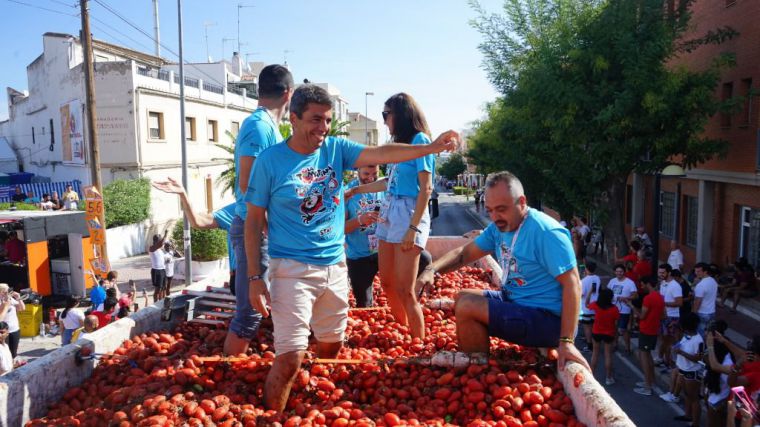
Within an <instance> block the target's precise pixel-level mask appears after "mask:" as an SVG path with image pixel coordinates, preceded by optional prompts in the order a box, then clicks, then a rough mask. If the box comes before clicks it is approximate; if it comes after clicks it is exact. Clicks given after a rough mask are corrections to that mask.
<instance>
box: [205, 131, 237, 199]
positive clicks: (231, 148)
mask: <svg viewBox="0 0 760 427" xmlns="http://www.w3.org/2000/svg"><path fill="white" fill-rule="evenodd" d="M224 133H225V134H227V136H228V137H229V138H230V139H231V140H232V145H227V144H220V143H215V144H214V146H216V147H217V148H219V149H221V150H224V152H226V153H227V154H229V156H228V157H215V158H212V159H211V160H212V161H217V160H223V161H224V163H225V165H226V166H227V169H225V170H224V171H223V172H222V173H221V174H219V180H218V181H216V186H217V187H222V194H224V193H226V192H228V191H229V192H233V191H235V179H236V178H235V176H236V175H235V140H236V139H237V135H233V134H232V132H230V131H225V132H224Z"/></svg>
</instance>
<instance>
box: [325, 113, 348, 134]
mask: <svg viewBox="0 0 760 427" xmlns="http://www.w3.org/2000/svg"><path fill="white" fill-rule="evenodd" d="M349 126H351V122H350V121H348V120H338V119H337V117H335V112H334V111H333V113H332V121H331V122H330V130H329V131H327V135H329V136H348V135H349V132H348V127H349Z"/></svg>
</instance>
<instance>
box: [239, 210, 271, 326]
mask: <svg viewBox="0 0 760 427" xmlns="http://www.w3.org/2000/svg"><path fill="white" fill-rule="evenodd" d="M244 234H245V225H244V222H243V220H242V219H241V218H240V217H239V216H235V218H234V219H233V220H232V225H231V226H230V240H231V241H232V250H234V251H235V262H237V267H236V269H235V316H234V317H233V318H232V321H231V322H230V331H232V332H234V333H235V335H237V336H238V337H240V338H253V337H254V336H256V332H258V330H259V323H261V314H259V312H257V311H256V310H254V309H253V307H251V300H250V299H249V298H248V259H247V258H246V256H245V236H244ZM268 252H269V251H268V245H267V240H266V239H262V240H261V266H260V267H261V274H264V273H265V272H266V271H267V267H269V254H268Z"/></svg>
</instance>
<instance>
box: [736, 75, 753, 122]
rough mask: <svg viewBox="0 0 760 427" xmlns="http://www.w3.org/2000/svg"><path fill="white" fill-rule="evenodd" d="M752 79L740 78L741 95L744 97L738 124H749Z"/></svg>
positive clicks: (750, 118) (750, 117)
mask: <svg viewBox="0 0 760 427" xmlns="http://www.w3.org/2000/svg"><path fill="white" fill-rule="evenodd" d="M751 91H752V79H742V97H744V108H743V109H742V116H741V121H740V122H739V126H745V127H746V126H749V125H750V121H751V120H752V94H751Z"/></svg>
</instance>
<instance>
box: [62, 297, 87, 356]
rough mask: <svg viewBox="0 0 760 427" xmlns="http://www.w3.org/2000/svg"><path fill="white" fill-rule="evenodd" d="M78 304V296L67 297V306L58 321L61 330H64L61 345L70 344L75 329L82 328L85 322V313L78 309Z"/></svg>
mask: <svg viewBox="0 0 760 427" xmlns="http://www.w3.org/2000/svg"><path fill="white" fill-rule="evenodd" d="M77 305H79V299H78V298H76V297H73V296H69V297H68V298H67V299H66V308H64V309H63V312H62V313H61V318H60V320H59V321H58V322H59V324H60V330H61V331H63V333H61V345H68V344H70V343H71V337H72V336H73V335H74V331H76V330H77V329H79V328H81V327H82V325H83V324H84V313H83V312H81V311H79V310H77V309H76V306H77Z"/></svg>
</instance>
